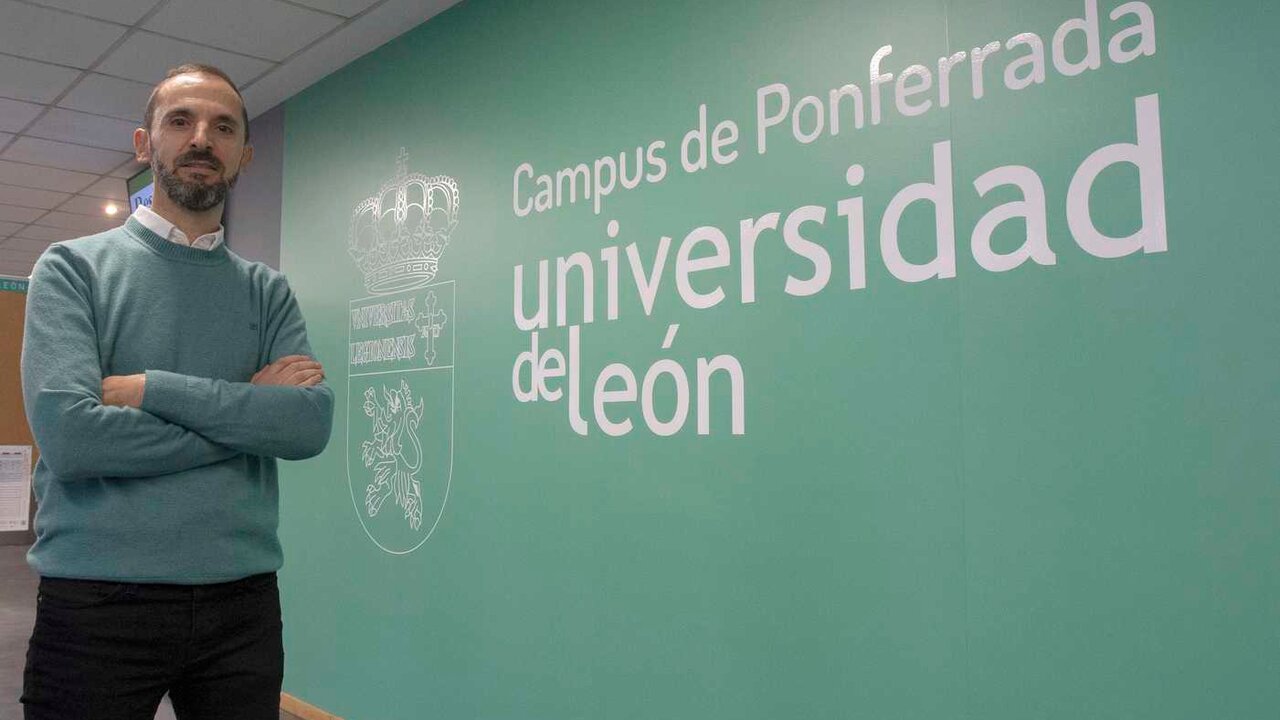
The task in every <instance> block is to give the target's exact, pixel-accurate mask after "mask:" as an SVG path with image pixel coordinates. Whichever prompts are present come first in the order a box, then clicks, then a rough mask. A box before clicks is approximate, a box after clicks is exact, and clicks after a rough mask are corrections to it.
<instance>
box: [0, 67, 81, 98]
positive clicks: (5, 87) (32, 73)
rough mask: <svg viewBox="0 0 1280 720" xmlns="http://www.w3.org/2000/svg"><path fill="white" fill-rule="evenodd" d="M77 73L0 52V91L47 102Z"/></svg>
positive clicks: (78, 75) (9, 96) (13, 95)
mask: <svg viewBox="0 0 1280 720" xmlns="http://www.w3.org/2000/svg"><path fill="white" fill-rule="evenodd" d="M78 77H80V71H79V70H73V69H71V68H64V67H58V66H56V65H49V64H46V63H40V62H36V61H34V60H24V59H22V58H16V57H11V56H9V55H0V95H3V96H4V97H8V98H14V99H17V100H30V101H31V102H38V103H47V102H53V99H54V98H56V97H58V95H60V94H62V91H63V90H65V89H67V86H68V85H70V84H71V83H72V82H74V81H75V79H76V78H78Z"/></svg>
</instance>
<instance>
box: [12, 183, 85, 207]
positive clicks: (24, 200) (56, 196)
mask: <svg viewBox="0 0 1280 720" xmlns="http://www.w3.org/2000/svg"><path fill="white" fill-rule="evenodd" d="M69 197H71V194H70V193H60V192H53V191H51V190H32V189H31V188H24V187H17V186H15V185H2V184H0V203H4V204H6V205H25V206H27V207H35V208H44V209H45V210H52V209H53V208H55V207H57V206H59V205H61V204H62V203H63V202H65V201H66V200H67V198H69Z"/></svg>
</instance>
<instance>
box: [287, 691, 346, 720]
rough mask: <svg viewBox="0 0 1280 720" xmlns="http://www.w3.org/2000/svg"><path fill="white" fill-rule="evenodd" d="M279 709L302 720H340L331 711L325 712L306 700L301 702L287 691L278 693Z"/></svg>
mask: <svg viewBox="0 0 1280 720" xmlns="http://www.w3.org/2000/svg"><path fill="white" fill-rule="evenodd" d="M280 709H281V710H284V711H285V712H288V713H292V714H294V715H297V716H298V717H300V718H302V720H342V718H340V717H338V716H337V715H334V714H333V713H328V712H325V711H324V710H321V709H320V708H318V707H316V706H315V705H312V704H310V703H307V702H303V701H302V700H299V699H298V698H296V697H294V696H292V695H290V694H289V693H280Z"/></svg>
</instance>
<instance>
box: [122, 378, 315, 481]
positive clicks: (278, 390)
mask: <svg viewBox="0 0 1280 720" xmlns="http://www.w3.org/2000/svg"><path fill="white" fill-rule="evenodd" d="M145 383H146V385H145V391H144V392H143V396H142V403H141V407H142V410H144V411H146V412H148V413H151V414H153V415H155V416H156V417H158V418H161V419H163V420H167V421H169V422H172V423H176V424H178V425H181V426H182V427H184V428H187V429H189V430H191V431H193V432H196V433H198V434H200V435H201V436H203V437H206V438H208V439H210V440H212V441H214V442H217V443H219V444H221V445H226V446H227V447H230V448H233V449H235V450H239V451H240V452H244V453H248V454H250V455H261V456H265V457H277V458H283V459H285V460H300V459H303V458H308V457H312V456H314V455H318V454H319V453H320V452H321V451H322V450H324V447H325V445H326V444H327V443H328V442H329V432H330V429H331V427H332V423H333V392H332V391H331V390H330V389H329V388H328V387H327V386H325V385H314V386H312V387H296V386H288V385H255V384H251V383H234V382H227V381H225V380H210V379H208V378H198V377H192V376H189V375H180V374H178V373H171V372H167V371H163V370H149V371H147V373H146V380H145Z"/></svg>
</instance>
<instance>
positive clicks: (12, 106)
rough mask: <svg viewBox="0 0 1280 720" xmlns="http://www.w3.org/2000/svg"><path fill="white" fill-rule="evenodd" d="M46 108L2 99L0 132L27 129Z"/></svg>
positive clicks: (0, 99)
mask: <svg viewBox="0 0 1280 720" xmlns="http://www.w3.org/2000/svg"><path fill="white" fill-rule="evenodd" d="M43 109H44V107H43V106H40V105H33V104H31V103H25V102H20V101H18V100H8V99H6V98H2V97H0V130H7V131H9V132H18V131H19V130H21V129H23V128H25V127H26V126H27V125H28V124H30V123H31V121H32V120H35V119H36V116H37V115H39V114H40V111H41V110H43Z"/></svg>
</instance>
